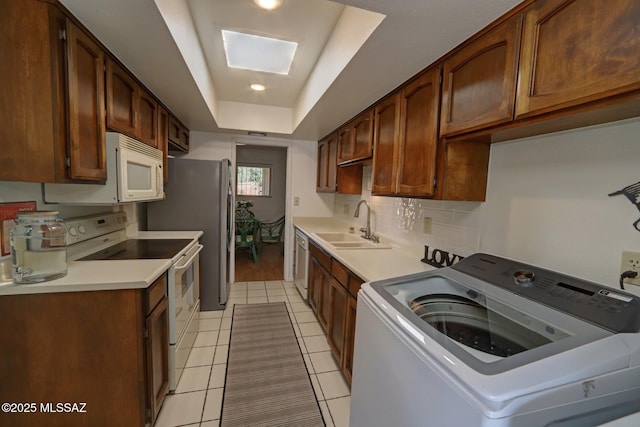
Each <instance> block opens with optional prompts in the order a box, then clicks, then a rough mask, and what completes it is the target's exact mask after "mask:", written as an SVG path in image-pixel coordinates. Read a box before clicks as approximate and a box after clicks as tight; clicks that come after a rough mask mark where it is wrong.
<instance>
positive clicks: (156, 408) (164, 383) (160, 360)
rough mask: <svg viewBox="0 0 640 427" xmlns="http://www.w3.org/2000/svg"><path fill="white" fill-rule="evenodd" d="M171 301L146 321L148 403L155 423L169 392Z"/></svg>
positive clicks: (158, 308) (156, 309)
mask: <svg viewBox="0 0 640 427" xmlns="http://www.w3.org/2000/svg"><path fill="white" fill-rule="evenodd" d="M168 301H169V300H168V299H167V298H163V299H162V300H161V301H160V303H158V305H157V306H156V308H154V309H153V311H152V312H151V314H149V316H147V320H146V322H145V323H146V333H145V338H146V353H147V358H146V359H147V396H148V397H147V401H148V403H149V409H150V411H151V420H152V421H155V419H156V418H157V417H158V413H159V412H160V408H161V407H162V403H163V402H164V398H165V396H166V395H167V393H168V392H169V358H168V357H166V356H168V349H169V302H168Z"/></svg>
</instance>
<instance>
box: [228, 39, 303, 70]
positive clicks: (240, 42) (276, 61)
mask: <svg viewBox="0 0 640 427" xmlns="http://www.w3.org/2000/svg"><path fill="white" fill-rule="evenodd" d="M222 41H223V44H224V52H225V55H226V57H227V65H228V66H229V67H232V68H242V69H245V70H252V71H263V72H265V73H275V74H289V69H290V68H291V63H292V62H293V56H294V55H295V53H296V48H297V47H298V43H295V42H290V41H286V40H278V39H273V38H270V37H262V36H255V35H253V34H245V33H238V32H235V31H229V30H222Z"/></svg>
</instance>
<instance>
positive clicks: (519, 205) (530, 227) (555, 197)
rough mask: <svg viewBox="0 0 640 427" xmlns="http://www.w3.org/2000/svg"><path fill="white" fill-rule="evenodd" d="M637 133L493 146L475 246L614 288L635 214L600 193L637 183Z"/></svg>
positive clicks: (606, 131)
mask: <svg viewBox="0 0 640 427" xmlns="http://www.w3.org/2000/svg"><path fill="white" fill-rule="evenodd" d="M638 135H640V119H633V120H627V121H622V122H617V123H612V124H607V125H601V126H594V127H590V128H583V129H578V130H573V131H566V132H559V133H555V134H550V135H544V136H539V137H535V138H527V139H522V140H518V141H512V142H509V143H500V144H494V145H492V147H491V157H490V166H489V183H488V190H487V201H486V206H485V212H484V226H483V232H482V240H481V244H480V249H481V250H482V251H486V252H491V253H495V254H498V255H504V256H508V257H511V258H516V259H520V260H523V261H526V262H528V263H532V264H537V265H540V266H543V267H547V268H550V269H552V270H558V271H562V272H564V273H567V274H570V275H573V276H578V277H582V278H586V279H589V280H593V281H596V282H599V283H603V284H607V285H610V286H613V287H617V286H618V278H619V268H620V261H621V260H620V257H621V252H622V251H623V250H634V251H640V232H638V231H637V230H636V229H635V228H633V226H632V223H633V222H635V221H636V220H637V219H638V218H639V217H640V212H638V209H637V208H636V207H635V206H634V205H632V204H631V202H630V201H629V200H628V199H627V198H626V197H624V196H622V195H620V196H615V197H608V196H607V195H608V194H609V193H612V192H614V191H616V190H619V189H622V188H624V187H625V186H627V185H630V184H634V183H636V182H638V181H640V138H639V137H638ZM627 288H628V289H629V288H631V290H632V291H635V292H636V293H639V294H640V292H638V291H639V290H638V288H637V287H633V286H631V287H629V286H627Z"/></svg>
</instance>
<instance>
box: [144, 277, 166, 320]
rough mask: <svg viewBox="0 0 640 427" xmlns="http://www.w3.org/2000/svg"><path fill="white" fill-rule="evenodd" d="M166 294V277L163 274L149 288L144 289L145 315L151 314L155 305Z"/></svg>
mask: <svg viewBox="0 0 640 427" xmlns="http://www.w3.org/2000/svg"><path fill="white" fill-rule="evenodd" d="M166 294H167V275H166V274H163V275H162V276H160V277H158V278H157V279H156V281H155V282H153V284H152V285H151V286H149V287H148V288H147V289H146V292H145V302H144V304H145V306H144V308H145V315H147V314H149V313H151V312H152V311H153V309H154V308H155V306H156V305H158V303H159V302H160V301H161V300H162V298H164V297H165V295H166Z"/></svg>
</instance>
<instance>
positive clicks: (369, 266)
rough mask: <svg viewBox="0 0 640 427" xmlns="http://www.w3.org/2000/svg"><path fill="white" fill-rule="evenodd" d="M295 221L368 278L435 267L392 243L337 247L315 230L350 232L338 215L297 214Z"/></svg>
mask: <svg viewBox="0 0 640 427" xmlns="http://www.w3.org/2000/svg"><path fill="white" fill-rule="evenodd" d="M293 225H294V226H295V227H296V228H298V229H300V230H301V231H302V232H304V233H305V234H306V235H307V236H309V238H311V240H313V241H314V242H316V243H317V244H318V245H319V246H321V247H322V248H323V249H324V250H326V251H327V252H328V253H329V254H330V255H331V256H332V257H334V258H336V259H337V260H338V261H340V262H341V263H342V264H344V265H345V266H346V267H348V268H349V269H350V270H351V271H353V272H354V273H355V274H357V275H358V276H359V277H360V278H361V279H363V280H365V281H367V282H370V281H374V280H381V279H388V278H390V277H397V276H404V275H407V274H412V273H418V272H421V271H429V270H433V269H434V267H432V266H430V265H428V264H425V263H423V262H421V261H420V257H419V256H418V255H415V254H412V253H409V252H408V251H406V250H404V249H403V248H402V247H400V246H398V245H394V244H393V243H392V247H391V249H334V248H333V247H332V246H330V245H327V244H326V243H325V242H324V241H323V240H322V239H318V238H317V237H315V236H314V234H315V233H327V232H342V233H348V232H349V225H348V224H347V223H344V222H342V221H340V220H336V219H335V218H331V217H329V218H316V217H295V218H293ZM358 234H359V233H358ZM383 241H384V237H383Z"/></svg>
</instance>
